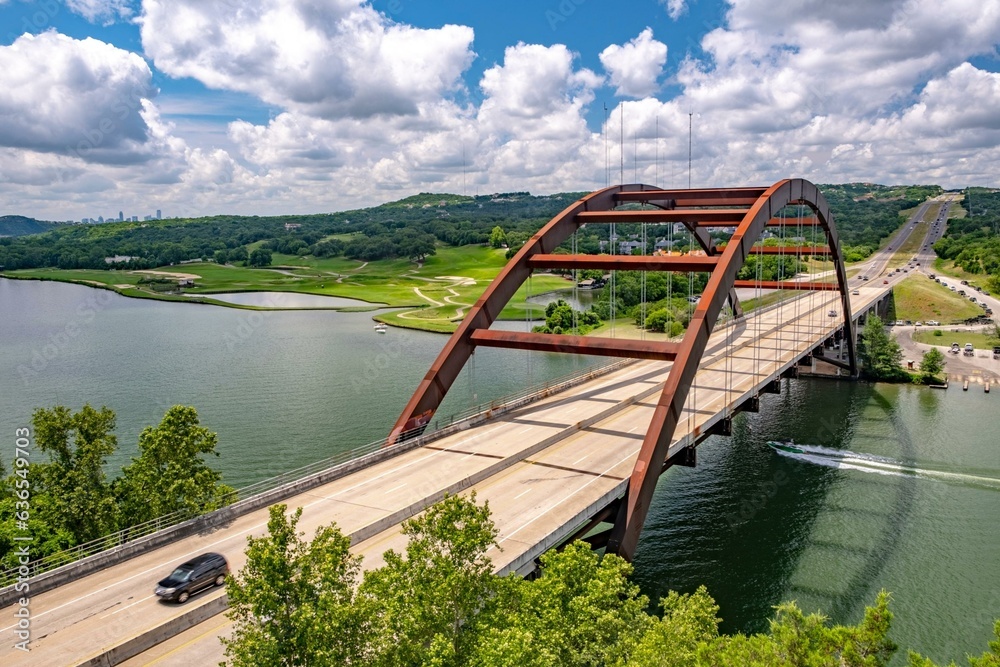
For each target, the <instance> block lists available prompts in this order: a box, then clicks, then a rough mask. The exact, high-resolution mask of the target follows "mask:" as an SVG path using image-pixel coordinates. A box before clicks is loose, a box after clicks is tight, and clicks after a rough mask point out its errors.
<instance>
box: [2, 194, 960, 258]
mask: <svg viewBox="0 0 1000 667" xmlns="http://www.w3.org/2000/svg"><path fill="white" fill-rule="evenodd" d="M820 187H821V190H823V192H824V194H826V196H827V199H828V200H829V201H830V205H831V208H832V209H833V212H834V216H835V219H836V221H837V227H838V229H839V231H840V238H841V242H842V243H843V245H844V252H845V256H846V258H847V259H848V260H849V261H850V260H857V259H861V258H863V257H866V256H868V255H869V254H871V253H872V252H873V251H874V250H875V249H876V248H877V247H878V246H879V244H880V242H881V241H882V240H883V239H884V238H885V237H887V236H888V235H890V234H891V233H892V232H894V231H895V230H896V229H898V228H899V226H900V224H901V219H900V215H899V214H900V211H901V210H904V209H907V208H910V207H912V206H915V205H917V204H918V203H919V202H920V201H922V200H923V199H924V198H926V196H928V195H930V194H937V192H940V188H937V187H936V186H929V187H917V186H902V187H886V186H881V185H871V184H849V185H827V186H820ZM581 194H582V193H579V192H566V193H559V194H552V195H547V196H535V195H531V194H530V193H527V192H506V193H499V194H491V195H479V196H475V197H467V196H462V195H455V194H437V193H421V194H419V195H414V196H412V197H406V198H404V199H401V200H398V201H395V202H390V203H386V204H381V205H379V206H374V207H370V208H364V209H356V210H352V211H342V212H338V213H322V214H314V215H284V216H271V217H260V216H234V215H220V216H212V217H204V218H190V219H170V220H151V221H147V222H112V223H105V224H102V225H57V226H50V227H49V229H50V231H48V232H44V233H40V234H39V233H37V228H35V230H36V231H34V232H32V231H22V232H21V233H27V234H32V235H31V236H22V237H19V238H7V239H2V240H0V266H4V267H5V268H6V269H7V270H18V269H37V268H46V267H56V268H60V269H109V268H122V269H150V268H155V267H158V266H165V265H169V264H177V263H179V262H182V261H188V260H198V259H200V260H205V261H215V262H217V263H220V264H226V263H241V264H242V263H244V262H246V261H247V260H248V259H249V255H250V253H252V252H254V251H255V250H257V249H258V248H263V249H265V250H269V251H271V252H272V253H275V254H283V255H292V256H298V257H307V256H312V257H314V258H318V259H327V258H334V257H344V258H346V259H350V260H361V261H366V262H368V261H377V260H383V259H415V260H418V261H421V260H422V259H423V258H425V257H426V256H428V255H433V254H434V253H435V252H436V249H438V248H442V247H458V246H464V245H473V244H479V245H483V244H487V243H489V241H490V234H491V232H492V230H493V229H494V228H495V227H500V228H501V230H502V231H503V233H504V234H503V236H502V237H501V239H502V241H503V244H505V245H506V246H507V247H509V248H510V249H511V250H516V249H517V248H519V247H520V246H521V244H523V243H524V242H525V241H526V240H527V239H528V238H530V237H531V235H532V234H534V233H535V232H537V231H538V229H539V228H540V227H541V226H542V225H543V224H545V223H546V222H548V220H550V219H551V218H552V217H553V216H554V215H556V214H557V213H559V212H560V211H561V210H563V209H564V208H566V206H568V205H569V204H571V203H572V202H574V201H576V200H577V199H579V197H580V196H581ZM34 222H35V223H36V224H42V225H46V224H50V223H37V221H34ZM21 229H24V230H28V229H31V228H30V227H22V228H21ZM609 232H610V230H609V227H608V226H607V225H591V226H588V227H587V228H586V229H585V230H582V231H581V232H580V234H579V235H578V238H577V250H578V252H583V253H597V252H600V248H601V243H602V242H607V240H608V238H609ZM640 232H641V228H640V226H639V225H619V226H618V228H617V233H618V235H619V236H621V237H623V238H636V237H638V235H639V234H640ZM648 232H649V239H650V241H649V243H650V251H651V249H652V244H653V243H655V241H656V237H657V235H660V234H666V231H664V230H660V229H650V230H648ZM720 234H721V232H720ZM723 236H724V235H723ZM723 236H720V237H719V238H720V239H722V238H723ZM605 247H606V246H605ZM567 248H568V246H567ZM115 257H117V258H118V260H117V261H116V262H115V263H109V262H108V261H106V259H107V258H115ZM269 261H270V260H269V259H265V257H264V255H261V254H260V253H258V257H257V259H256V260H255V262H254V263H255V265H258V266H259V265H266V264H267V263H269Z"/></svg>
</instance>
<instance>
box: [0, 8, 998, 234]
mask: <svg viewBox="0 0 1000 667" xmlns="http://www.w3.org/2000/svg"><path fill="white" fill-rule="evenodd" d="M0 26H3V30H0V87H2V88H3V89H5V90H13V91H17V93H16V94H14V95H5V96H2V97H0V215H2V214H23V215H30V216H34V217H39V218H47V219H59V220H62V219H79V218H80V217H96V216H97V215H107V214H108V213H110V212H116V211H118V210H126V211H127V212H128V213H130V214H132V213H135V214H139V215H142V214H146V213H149V212H151V211H152V210H154V209H156V208H160V209H163V210H164V212H165V213H167V214H174V215H203V214H214V213H224V212H233V213H260V214H272V213H294V212H302V213H307V212H317V211H328V210H339V209H344V208H351V207H355V206H361V205H370V204H376V203H379V202H381V201H385V200H388V199H395V198H398V197H403V196H406V195H409V194H413V193H416V192H423V191H437V192H440V191H451V192H462V191H463V190H464V191H465V192H466V193H467V194H475V193H477V192H479V193H488V192H497V191H507V190H530V191H532V192H536V193H545V192H554V191H565V190H589V189H595V188H597V187H601V186H603V185H604V184H605V181H606V180H607V181H610V182H617V181H618V180H619V172H618V170H617V169H611V170H608V171H606V170H605V162H606V161H607V162H609V163H613V164H615V165H617V164H619V161H624V163H625V164H626V169H625V170H624V172H625V178H624V180H626V181H632V180H639V181H643V182H656V184H658V185H661V186H665V187H670V186H681V185H684V184H686V169H687V122H688V114H689V113H690V114H693V125H694V149H693V153H694V156H693V157H694V160H693V165H692V182H693V183H694V185H696V186H698V185H702V186H709V185H711V186H727V185H733V186H735V185H746V184H769V183H771V182H773V181H775V180H778V179H779V178H784V177H788V176H802V177H806V178H810V179H812V180H814V181H816V182H844V181H877V182H883V183H900V182H907V183H909V182H921V183H939V184H941V185H944V186H946V187H961V186H963V185H966V184H969V183H972V184H976V185H987V186H994V185H996V183H995V181H996V177H995V174H996V173H997V166H998V160H1000V149H998V143H1000V114H997V113H996V112H995V109H997V108H1000V75H998V74H997V72H998V69H1000V68H998V58H997V46H998V44H1000V0H933V1H932V0H881V1H880V2H877V3H872V2H870V0H840V1H839V2H837V3H829V2H826V1H825V0H787V1H786V2H784V3H774V2H773V1H772V0H661V1H657V0H631V1H628V2H619V3H613V4H612V3H607V2H599V1H598V0H548V1H542V2H527V1H526V0H512V1H509V2H504V3H499V2H489V3H485V2H458V1H457V0H436V1H431V0H377V1H376V2H368V3H366V2H362V1H361V0H256V1H254V2H248V1H245V0H67V1H66V2H58V1H57V0H41V1H32V2H24V1H22V0H0ZM605 107H606V108H607V109H608V115H609V122H608V126H607V130H608V131H607V137H605V136H604V129H605V128H604V119H605ZM622 120H623V121H624V127H623V126H622V124H621V122H622ZM620 137H624V139H625V140H624V142H620V141H619V138H620ZM606 142H607V143H606ZM605 145H607V147H608V151H607V153H606V152H605ZM609 172H610V173H609Z"/></svg>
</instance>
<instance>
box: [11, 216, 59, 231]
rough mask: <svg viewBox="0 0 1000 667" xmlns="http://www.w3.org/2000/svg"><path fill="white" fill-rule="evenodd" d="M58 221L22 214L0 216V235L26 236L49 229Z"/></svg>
mask: <svg viewBox="0 0 1000 667" xmlns="http://www.w3.org/2000/svg"><path fill="white" fill-rule="evenodd" d="M57 224H58V223H55V222H44V221H42V220H35V219H34V218H26V217H24V216H23V215H3V216H0V236H27V235H28V234H41V233H43V232H47V231H50V230H51V229H52V228H54V227H55V226H56V225H57Z"/></svg>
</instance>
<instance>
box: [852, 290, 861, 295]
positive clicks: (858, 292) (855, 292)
mask: <svg viewBox="0 0 1000 667" xmlns="http://www.w3.org/2000/svg"><path fill="white" fill-rule="evenodd" d="M851 294H855V295H857V294H861V290H854V291H853V292H851Z"/></svg>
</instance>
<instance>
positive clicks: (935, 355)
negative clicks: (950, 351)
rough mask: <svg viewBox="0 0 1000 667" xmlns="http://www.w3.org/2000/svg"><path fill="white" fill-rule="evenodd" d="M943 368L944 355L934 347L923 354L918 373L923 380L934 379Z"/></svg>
mask: <svg viewBox="0 0 1000 667" xmlns="http://www.w3.org/2000/svg"><path fill="white" fill-rule="evenodd" d="M944 366H945V359H944V355H943V354H942V353H941V350H939V349H937V348H936V347H932V348H931V349H929V350H927V351H926V352H924V355H923V358H922V359H921V360H920V372H921V373H922V374H923V376H924V379H925V380H934V379H936V378H937V377H938V376H939V375H940V374H941V372H942V371H944Z"/></svg>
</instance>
